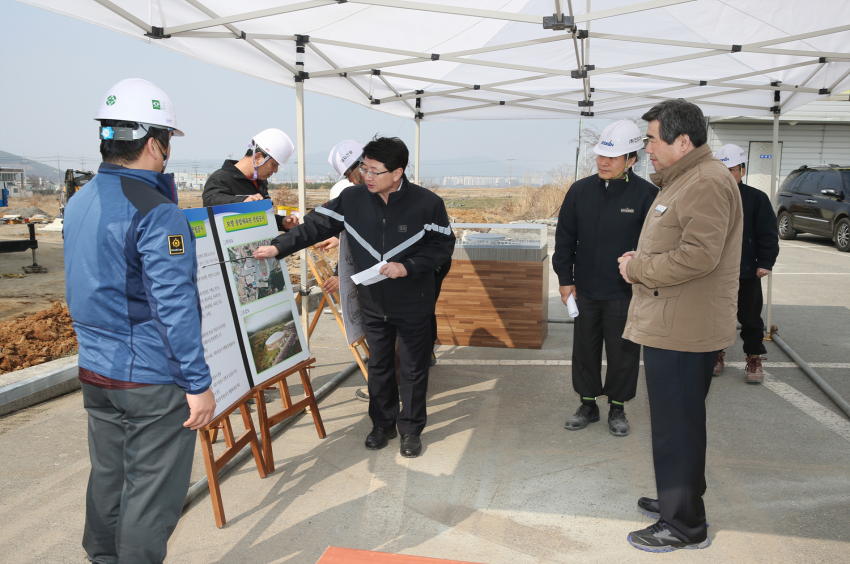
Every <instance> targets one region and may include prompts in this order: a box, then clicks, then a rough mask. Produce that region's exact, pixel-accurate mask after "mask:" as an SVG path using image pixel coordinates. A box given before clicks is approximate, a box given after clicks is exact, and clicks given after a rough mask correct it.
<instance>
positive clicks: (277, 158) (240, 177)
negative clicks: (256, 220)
mask: <svg viewBox="0 0 850 564" xmlns="http://www.w3.org/2000/svg"><path fill="white" fill-rule="evenodd" d="M294 150H295V146H294V145H293V144H292V141H291V140H290V139H289V136H288V135H287V134H286V133H284V132H283V131H281V130H280V129H266V130H263V131H261V132H259V133H258V134H256V135H255V136H254V138H253V139H251V144H250V145H249V146H248V151H246V152H245V156H244V157H242V158H241V159H240V160H238V161H233V160H226V161H224V164H222V165H221V168H220V169H218V170H217V171H215V172H214V173H212V174H211V175H210V177H209V178H208V179H207V183H206V184H204V195H203V200H204V206H207V207H209V206H223V205H225V204H236V203H239V202H253V201H255V200H264V199H265V200H268V199H270V197H269V183H268V179H269V177H270V176H271V175H273V174H275V173H276V172H277V171H278V168H279V167H281V166H286V162H287V161H288V160H289V157H291V156H292V152H293V151H294ZM275 218H276V219H277V227H278V229H279V230H281V231H287V230H289V229H292V228H293V227H295V226H296V225H298V217H297V216H294V215H286V216H279V215H275Z"/></svg>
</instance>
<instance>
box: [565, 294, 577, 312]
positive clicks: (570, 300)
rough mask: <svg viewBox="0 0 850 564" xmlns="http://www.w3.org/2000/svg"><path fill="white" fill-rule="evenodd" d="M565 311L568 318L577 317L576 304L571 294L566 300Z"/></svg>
mask: <svg viewBox="0 0 850 564" xmlns="http://www.w3.org/2000/svg"><path fill="white" fill-rule="evenodd" d="M567 311H568V312H569V314H570V317H578V304H577V303H576V299H575V298H574V297H573V295H572V294H570V296H569V297H568V298H567Z"/></svg>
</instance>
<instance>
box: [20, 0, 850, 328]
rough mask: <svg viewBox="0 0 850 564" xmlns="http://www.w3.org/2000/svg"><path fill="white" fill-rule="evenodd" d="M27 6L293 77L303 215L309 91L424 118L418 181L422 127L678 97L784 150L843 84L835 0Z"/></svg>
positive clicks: (845, 65)
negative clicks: (782, 144) (739, 121)
mask: <svg viewBox="0 0 850 564" xmlns="http://www.w3.org/2000/svg"><path fill="white" fill-rule="evenodd" d="M19 1H23V2H25V3H27V4H32V5H34V6H38V7H41V8H45V9H48V10H51V11H54V12H57V13H60V14H64V15H67V16H69V17H73V18H77V19H80V20H83V21H87V22H90V23H93V24H95V25H98V26H101V27H105V28H107V29H111V30H113V31H116V32H118V33H122V34H124V35H127V36H130V37H133V38H136V39H139V40H142V41H146V42H149V43H152V44H154V45H156V46H159V47H163V48H166V49H169V50H172V51H175V52H177V53H181V54H183V55H187V56H190V57H194V58H196V59H199V60H202V61H206V62H208V63H212V64H215V65H218V66H220V67H224V68H227V69H230V70H234V71H237V72H241V73H244V74H248V75H251V76H255V77H258V78H262V79H264V80H268V81H271V82H275V83H278V84H281V85H284V86H287V87H294V88H295V89H296V100H297V102H296V112H297V129H298V131H297V147H298V179H299V201H300V206H301V211H302V215H303V212H304V208H305V146H304V91H305V90H308V91H310V92H319V93H323V94H327V95H330V96H334V97H337V98H343V99H345V100H349V101H351V102H353V103H356V104H360V105H364V106H370V107H372V108H374V109H376V110H378V111H381V112H386V113H390V114H393V115H398V116H402V117H408V118H411V119H413V120H415V124H416V146H415V149H414V166H415V168H414V176H415V178H416V181H418V177H419V154H420V150H419V131H420V124H421V122H422V121H445V120H475V119H547V118H548V119H551V118H572V117H574V118H580V117H582V116H588V117H589V116H599V117H605V118H616V117H621V116H639V115H641V114H642V113H643V112H645V111H646V110H647V109H648V108H650V107H651V106H652V105H654V104H656V103H658V102H659V101H660V100H664V99H668V98H685V99H687V100H690V101H692V102H694V103H695V104H698V105H699V106H700V107H701V108H702V110H703V112H704V113H705V114H706V115H711V116H718V115H746V116H760V115H764V116H771V115H772V116H774V154H776V147H777V145H778V116H779V115H781V114H782V113H784V112H787V111H789V110H791V109H793V108H795V107H797V106H800V105H802V104H804V103H806V102H809V101H811V100H814V99H816V98H818V97H822V96H828V95H829V94H830V93H832V92H840V91H843V90H846V89H848V88H850V48H848V46H850V2H842V1H836V0H808V1H805V2H803V1H798V0H794V1H791V0H788V1H785V2H775V1H770V0H735V1H731V0H650V1H633V0H593V1H592V2H591V0H584V1H582V0H490V1H488V0H431V1H430V2H428V3H424V2H415V1H407V0H306V1H302V0H240V1H239V2H234V1H232V0H19ZM773 161H774V170H773V182H772V188H771V192H772V194H771V195H773V194H775V191H776V181H777V178H778V174H779V171H778V162H779V160H778V159H773ZM304 259H305V257H304V255H302V263H301V264H302V280H306V279H307V276H306V260H304ZM770 288H771V285H770V283H769V285H768V326H770V323H771V318H770V303H771V292H770ZM305 319H306V317H305Z"/></svg>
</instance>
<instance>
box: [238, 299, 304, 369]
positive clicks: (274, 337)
mask: <svg viewBox="0 0 850 564" xmlns="http://www.w3.org/2000/svg"><path fill="white" fill-rule="evenodd" d="M244 322H245V332H246V333H248V342H249V344H250V346H251V356H252V357H253V358H254V366H255V367H256V369H257V374H261V373H263V372H265V371H266V370H268V369H270V368H272V367H274V366H277V365H278V364H280V363H282V362H283V361H285V360H286V359H287V358H290V357H292V356H295V355H296V354H298V353H300V352H301V341H300V340H299V339H298V330H297V328H296V327H295V320H294V318H293V315H292V306H291V304H290V302H288V301H287V302H284V303H282V304H280V305H276V306H273V307H270V308H268V309H264V310H261V311H258V312H256V313H252V314H251V315H248V316H246V317H245V318H244Z"/></svg>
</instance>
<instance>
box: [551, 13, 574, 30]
mask: <svg viewBox="0 0 850 564" xmlns="http://www.w3.org/2000/svg"><path fill="white" fill-rule="evenodd" d="M574 24H575V18H573V16H565V15H564V14H552V15H551V16H543V29H551V30H552V31H564V30H566V29H567V28H568V27H569V28H573V27H574Z"/></svg>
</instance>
